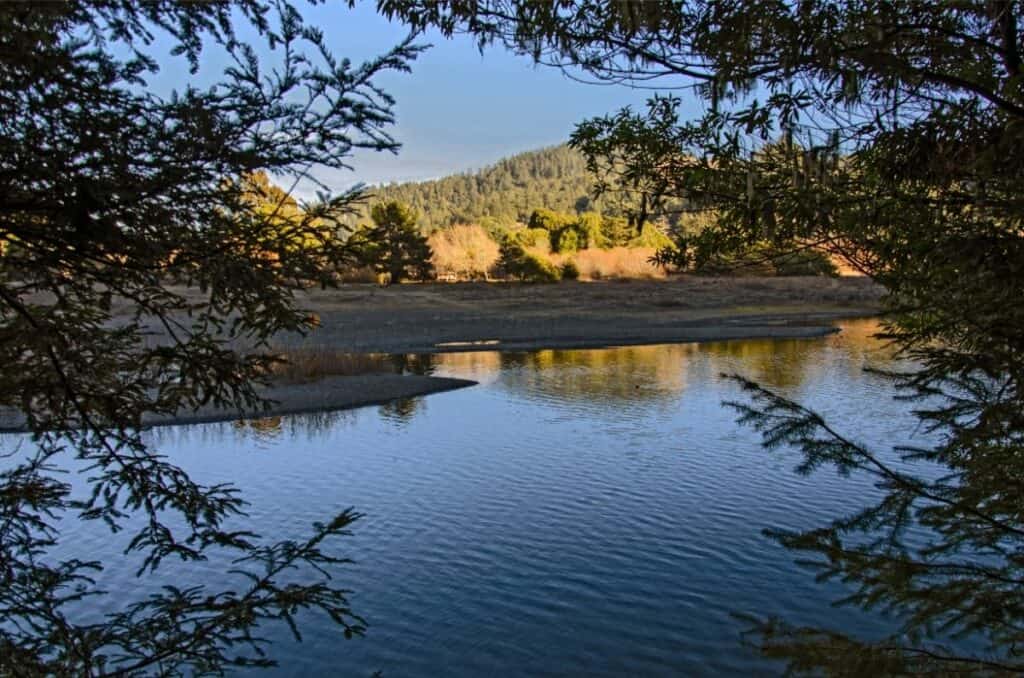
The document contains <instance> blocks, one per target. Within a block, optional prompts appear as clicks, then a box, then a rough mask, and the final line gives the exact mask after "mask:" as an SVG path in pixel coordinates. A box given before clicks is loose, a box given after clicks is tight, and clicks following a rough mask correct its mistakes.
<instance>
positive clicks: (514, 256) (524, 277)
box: [498, 238, 562, 282]
mask: <svg viewBox="0 0 1024 678" xmlns="http://www.w3.org/2000/svg"><path fill="white" fill-rule="evenodd" d="M500 251H501V256H500V258H499V259H498V268H499V269H500V270H501V271H502V272H504V274H505V275H506V276H508V277H510V278H518V279H519V280H521V281H523V282H558V281H559V280H560V279H561V277H562V275H561V271H560V270H559V269H558V268H557V267H556V266H555V265H554V264H552V263H551V262H550V261H548V260H547V259H544V258H543V257H540V256H538V255H536V254H534V253H532V252H528V251H527V250H526V249H525V248H524V247H523V246H522V245H521V244H519V243H518V242H517V241H516V239H514V238H508V239H506V240H505V242H503V243H502V244H501V250H500Z"/></svg>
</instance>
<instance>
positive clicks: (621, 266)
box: [550, 247, 665, 280]
mask: <svg viewBox="0 0 1024 678" xmlns="http://www.w3.org/2000/svg"><path fill="white" fill-rule="evenodd" d="M654 252H655V250H654V248H652V247H614V248H612V249H609V250H600V249H586V250H580V251H579V252H576V253H575V254H568V255H552V256H551V257H550V258H551V261H552V262H553V263H554V264H555V265H557V266H561V265H562V263H563V262H565V261H567V260H571V261H574V262H576V267H577V268H578V269H579V271H580V279H581V280H624V279H630V280H656V279H661V278H664V277H665V271H664V270H663V269H662V268H661V267H659V266H655V265H654V264H652V263H651V262H650V261H649V259H650V258H651V257H652V256H654Z"/></svg>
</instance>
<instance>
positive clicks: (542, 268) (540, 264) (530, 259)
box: [519, 252, 562, 283]
mask: <svg viewBox="0 0 1024 678" xmlns="http://www.w3.org/2000/svg"><path fill="white" fill-rule="evenodd" d="M521 271H522V272H521V273H520V276H519V278H520V280H522V281H524V282H536V283H552V282H558V281H559V280H561V279H562V272H561V270H560V269H559V268H558V267H557V266H555V265H554V264H553V263H551V262H550V261H548V260H547V259H545V258H543V257H541V256H539V255H537V254H534V253H533V252H526V254H525V256H524V257H523V265H522V269H521Z"/></svg>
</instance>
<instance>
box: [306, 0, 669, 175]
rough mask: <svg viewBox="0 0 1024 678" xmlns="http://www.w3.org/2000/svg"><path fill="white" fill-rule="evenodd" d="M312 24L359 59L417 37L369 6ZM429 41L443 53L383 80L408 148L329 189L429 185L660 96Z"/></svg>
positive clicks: (325, 14)
mask: <svg viewBox="0 0 1024 678" xmlns="http://www.w3.org/2000/svg"><path fill="white" fill-rule="evenodd" d="M305 18H306V19H307V20H308V21H311V22H315V23H316V24H317V25H319V26H320V27H321V28H322V29H323V31H324V33H325V36H326V38H327V42H328V44H329V45H330V46H331V47H332V49H333V50H334V51H335V53H336V54H338V55H344V56H350V57H351V58H353V60H355V59H365V58H367V57H370V56H372V55H374V54H378V53H380V52H381V51H383V50H385V49H386V48H388V47H390V46H392V45H394V44H395V43H397V42H399V41H400V40H401V39H402V38H404V37H405V36H406V34H407V33H408V29H407V28H406V27H404V26H403V25H401V24H400V23H397V22H395V23H389V22H388V21H387V20H386V19H385V18H383V17H381V16H380V15H378V14H377V13H376V11H375V9H374V5H373V3H369V2H363V3H360V4H359V5H357V6H356V8H354V9H348V8H347V7H342V6H340V3H328V4H327V5H326V6H321V7H314V8H312V9H311V10H310V11H308V12H306V14H305ZM420 41H421V42H428V43H430V44H432V45H433V47H432V48H431V49H429V50H428V51H427V52H426V53H424V54H422V55H421V56H420V57H419V58H418V59H417V60H416V61H415V62H414V63H413V64H412V73H388V74H385V75H384V77H381V78H379V80H378V82H379V84H380V85H382V86H383V88H384V90H385V91H387V92H388V93H389V94H391V95H392V96H394V97H395V99H396V102H397V103H396V107H395V112H396V125H395V127H394V128H393V130H392V133H393V135H394V136H395V138H396V139H397V140H398V141H400V142H401V143H402V149H401V151H400V152H399V154H398V155H397V156H393V155H391V154H386V153H372V152H367V153H360V154H359V155H358V156H356V158H355V159H354V160H355V161H354V163H353V164H354V166H355V168H356V171H355V172H347V173H343V174H340V175H333V174H325V175H322V176H321V177H320V178H321V179H322V180H325V182H326V183H328V184H329V185H332V186H336V187H339V188H340V187H343V186H344V185H347V184H351V183H354V182H356V181H362V182H365V183H368V184H376V183H381V182H391V181H412V180H423V179H431V178H436V177H440V176H445V175H448V174H451V173H454V172H460V171H465V170H470V169H478V168H480V167H484V166H486V165H489V164H492V163H494V162H495V161H497V160H499V159H501V158H503V157H506V156H508V155H513V154H515V153H519V152H522V151H528V150H532V149H536V148H541V147H544V146H551V145H554V144H559V143H563V142H565V141H567V140H568V137H569V134H570V133H571V132H572V130H573V127H574V126H575V124H576V123H578V122H579V121H581V120H583V119H584V118H587V117H592V116H595V115H603V114H606V113H611V112H613V111H616V110H618V109H620V108H622V107H623V106H626V105H633V106H641V107H642V106H643V105H644V102H645V101H646V100H647V98H649V97H650V96H651V94H652V92H650V91H649V90H636V89H631V88H628V87H624V86H603V85H587V84H583V83H579V82H576V81H573V80H571V79H570V78H568V77H566V76H565V75H564V74H562V73H561V72H560V71H558V70H557V69H553V68H549V67H540V66H534V65H533V63H532V61H531V60H530V59H528V58H526V57H519V56H516V55H514V54H512V53H511V52H509V51H507V50H505V49H504V48H502V47H492V48H489V49H487V50H485V51H484V53H483V54H481V53H480V51H479V49H478V48H477V46H476V44H475V43H474V42H473V40H472V38H469V37H467V36H456V37H454V38H453V39H450V40H449V39H446V38H444V37H443V36H441V35H440V34H439V33H436V32H433V33H428V34H427V35H425V36H423V38H422V39H421V40H420Z"/></svg>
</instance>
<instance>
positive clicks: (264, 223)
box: [0, 0, 418, 676]
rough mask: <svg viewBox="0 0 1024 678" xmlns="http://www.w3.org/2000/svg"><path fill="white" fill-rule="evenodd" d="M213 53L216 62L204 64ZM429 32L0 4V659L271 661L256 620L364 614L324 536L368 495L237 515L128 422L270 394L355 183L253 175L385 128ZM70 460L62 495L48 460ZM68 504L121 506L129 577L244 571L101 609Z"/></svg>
mask: <svg viewBox="0 0 1024 678" xmlns="http://www.w3.org/2000/svg"><path fill="white" fill-rule="evenodd" d="M158 37H159V38H160V40H161V43H160V44H165V45H166V44H167V42H166V41H170V43H171V45H172V47H173V54H174V55H176V56H175V57H173V58H177V59H179V60H180V61H182V62H183V63H179V64H177V65H176V66H177V67H179V68H181V67H182V66H184V68H181V70H180V71H179V72H180V73H181V74H182V75H181V83H182V86H181V88H180V89H178V90H176V91H174V92H172V93H170V94H169V95H168V96H166V97H162V96H159V95H158V94H157V93H155V90H154V89H153V88H152V87H151V86H150V85H151V83H152V80H153V78H154V76H155V75H156V74H157V72H158V71H159V69H160V65H161V64H160V63H159V62H158V61H157V60H156V59H155V58H154V57H153V56H152V52H153V49H154V46H155V44H156V41H157V38H158ZM211 51H212V52H216V53H218V54H219V55H220V59H219V61H220V62H221V63H226V64H227V66H226V67H225V68H224V69H223V71H222V72H219V73H218V72H212V71H210V70H209V69H207V68H201V67H200V64H201V59H200V57H201V55H203V56H205V55H206V54H207V53H209V52H211ZM417 51H418V48H416V47H413V46H412V45H411V44H410V42H408V41H406V42H403V43H402V44H400V45H398V46H397V47H395V48H394V49H392V50H391V51H389V52H387V53H386V54H384V55H383V56H381V57H379V58H376V59H373V60H371V61H368V62H366V63H364V64H362V65H353V64H351V63H350V62H349V61H348V60H340V59H337V58H336V57H335V56H334V55H332V53H331V51H330V50H329V49H328V47H327V45H326V43H325V41H324V39H323V36H322V35H321V33H320V31H319V30H318V29H316V28H315V27H312V26H308V25H306V24H304V23H303V21H302V19H301V17H300V15H299V12H298V10H297V9H296V8H295V7H293V6H292V5H291V4H290V3H289V2H287V1H286V0H266V1H264V0H241V1H240V2H237V3H232V4H227V3H174V2H156V3H138V4H136V3H131V2H105V1H99V0H96V1H91V0H75V1H73V2H60V3H54V2H18V3H5V4H3V5H2V6H0V241H2V242H3V243H5V245H6V246H5V248H4V252H3V255H2V257H0V360H2V362H3V364H4V370H3V371H2V374H0V408H4V409H5V410H6V411H7V412H8V413H9V412H10V411H11V410H13V411H16V412H17V413H19V414H20V416H21V417H22V419H23V420H24V423H25V426H26V427H27V429H28V430H29V431H30V432H31V433H32V444H31V445H22V446H19V447H18V448H17V449H13V450H9V451H8V453H7V454H5V455H4V460H3V464H2V470H0V618H2V619H3V621H2V623H0V673H3V674H5V675H6V674H11V675H76V676H78V675H95V674H101V673H102V674H107V673H117V674H118V675H136V674H141V673H159V674H161V675H180V674H182V673H185V672H190V671H195V672H200V673H218V672H220V671H222V670H223V669H224V667H225V666H226V665H227V664H228V663H232V664H236V665H266V664H269V663H271V660H270V659H269V658H268V657H267V656H266V655H265V654H264V653H263V651H262V650H261V649H260V645H261V641H260V639H259V637H258V636H256V635H254V634H253V629H254V628H255V626H257V625H262V624H265V623H268V622H270V621H272V620H278V621H280V622H283V623H288V624H291V625H292V628H293V629H295V625H294V615H295V613H296V612H298V611H299V610H302V609H314V610H320V611H322V612H324V613H326V614H327V615H328V616H329V617H330V618H331V619H333V620H334V621H335V622H336V623H337V624H339V626H340V630H342V631H343V632H344V634H345V635H346V636H348V635H351V634H353V633H359V632H360V631H361V630H362V622H361V620H360V618H359V617H358V616H356V615H355V614H353V612H351V611H350V609H349V607H348V603H347V601H346V597H345V591H344V590H343V589H341V588H339V587H338V586H337V585H335V584H332V583H330V582H329V581H328V580H327V578H326V577H325V576H323V573H324V570H323V568H324V567H328V566H330V565H332V564H337V563H340V562H342V561H341V560H339V559H338V558H337V557H336V556H334V555H332V553H331V551H330V550H328V549H326V544H327V542H328V540H330V539H331V538H333V537H337V536H339V535H342V534H345V530H346V529H347V527H348V525H349V524H350V523H351V522H352V521H353V520H354V519H355V518H356V517H357V514H355V513H353V512H352V511H343V512H341V513H339V514H338V515H336V516H333V517H330V516H328V517H327V519H326V520H325V521H324V522H323V523H318V524H316V525H314V526H312V528H311V530H310V532H309V534H308V535H307V536H304V537H302V538H298V539H290V540H285V541H281V542H277V543H265V542H263V541H261V540H260V539H259V538H258V536H257V535H253V534H248V533H245V532H240V531H237V530H236V529H235V528H234V527H233V526H232V523H231V518H232V517H233V516H236V515H238V514H239V513H241V512H242V510H243V507H244V502H243V501H242V499H241V497H239V495H238V493H237V491H236V490H235V489H234V488H233V487H230V486H227V485H213V486H208V485H203V484H201V483H198V482H196V481H195V480H193V479H192V478H190V477H189V475H188V474H187V473H186V472H185V471H183V470H182V469H181V468H179V467H177V466H176V465H175V464H174V463H173V460H171V459H168V458H166V457H163V456H160V455H159V454H158V453H157V451H156V450H154V449H151V448H150V447H149V446H148V445H147V444H146V443H145V442H144V440H143V438H142V437H141V434H140V429H141V425H142V422H143V415H145V414H149V413H158V414H159V413H162V414H174V413H176V412H178V411H179V410H181V409H186V408H192V407H197V406H199V405H201V404H204V403H215V404H217V405H220V406H222V407H229V408H235V407H237V408H241V407H252V406H255V405H258V404H259V403H260V402H261V401H260V398H259V395H258V392H257V390H256V386H257V385H258V383H259V382H260V381H261V379H262V378H263V375H265V374H266V373H267V367H268V365H269V363H270V361H271V357H270V356H268V355H266V354H265V351H264V349H265V347H266V345H267V341H268V340H269V339H270V337H271V336H272V335H274V334H275V333H276V332H279V331H300V332H301V331H304V330H305V329H306V328H307V322H308V319H307V316H306V314H305V313H303V312H302V311H301V309H299V308H297V307H296V303H295V299H294V296H293V295H294V291H295V290H296V289H297V288H299V287H303V286H306V285H308V284H309V283H311V282H315V281H322V282H325V283H326V282H329V276H328V271H326V270H325V268H324V264H325V263H326V262H330V261H331V260H332V259H335V258H337V257H342V256H345V251H344V250H343V249H341V247H340V245H339V243H337V242H335V241H334V240H333V239H332V238H329V237H327V235H326V232H325V229H324V224H330V223H334V222H336V221H337V220H338V219H339V218H340V217H341V216H342V215H343V214H344V213H345V212H346V211H347V210H348V209H349V208H350V205H351V204H352V201H353V200H354V199H356V198H357V197H358V195H357V194H356V193H347V194H344V195H340V196H334V197H331V196H328V195H326V194H324V195H322V196H321V199H319V200H318V201H316V202H315V203H312V204H308V205H305V206H303V207H304V209H301V210H299V209H296V207H297V206H296V205H295V204H294V203H291V202H290V198H288V197H287V192H281V191H279V190H277V189H274V188H273V187H272V186H270V185H269V183H267V182H265V181H261V180H256V181H254V180H253V179H254V178H259V177H262V176H263V174H262V173H267V174H269V175H273V176H275V177H280V178H283V179H284V180H285V181H287V182H288V183H289V184H292V183H294V182H295V181H298V180H299V179H307V180H312V177H311V175H310V173H309V170H310V168H313V167H317V166H321V167H332V168H346V167H347V166H348V164H347V163H348V158H349V157H350V155H351V153H352V151H353V150H354V149H357V148H365V149H375V150H387V151H395V150H396V149H397V144H396V143H395V142H394V141H393V140H392V139H391V137H390V136H389V135H388V133H387V127H388V125H389V124H390V123H391V122H392V120H393V116H392V109H391V107H392V100H391V99H390V97H388V96H387V95H386V94H385V93H383V92H382V91H381V90H380V89H379V88H378V87H377V86H376V85H375V84H374V81H375V78H376V77H377V76H378V75H379V74H381V73H382V72H385V71H391V70H407V69H408V64H409V61H410V60H411V59H413V58H414V57H415V56H416V54H417ZM261 54H263V55H264V56H263V57H261V56H260V55H261ZM203 61H205V59H204V60H203ZM164 65H167V64H166V63H165V64H164ZM199 83H206V84H202V85H201V84H199ZM283 226H284V227H283ZM174 282H182V283H186V284H187V285H189V286H191V287H192V290H191V291H186V290H184V288H183V287H180V286H172V284H171V283H174ZM198 290H202V293H201V294H200V293H198ZM119 308H120V309H127V310H126V311H122V312H118V309H119ZM154 333H157V334H158V335H160V337H161V339H160V340H159V341H152V340H148V339H150V338H151V337H152V336H153V334H154ZM240 347H245V348H240ZM82 469H85V472H84V473H83V475H82V482H84V483H85V484H86V490H85V492H84V494H79V492H81V491H82V488H81V487H79V488H78V490H77V491H75V492H74V493H73V489H72V485H71V484H70V483H69V482H68V481H67V480H65V476H64V475H62V472H64V471H67V470H82ZM61 520H63V521H64V523H63V524H64V527H62V528H61V531H58V529H57V522H58V521H61ZM68 521H71V522H70V524H74V521H89V522H90V523H92V524H93V526H92V527H91V528H90V529H104V527H107V528H109V529H111V530H112V531H117V530H119V529H122V528H128V529H129V530H130V531H131V533H132V534H131V539H130V540H128V552H127V554H126V556H125V557H126V558H129V559H133V562H135V564H136V565H137V566H138V567H139V573H140V575H142V574H147V573H153V572H154V571H156V570H157V568H158V567H160V568H161V573H162V572H163V569H164V568H166V567H167V565H166V563H177V564H178V566H184V567H188V566H189V564H190V563H193V562H195V561H199V560H204V559H207V558H213V557H227V558H233V559H234V562H235V569H234V571H233V572H234V574H233V578H234V579H233V581H229V582H227V583H225V588H223V589H222V588H218V587H219V586H220V585H221V584H220V583H217V584H216V585H215V586H213V585H211V586H198V587H194V588H192V587H190V588H183V587H174V586H170V587H166V588H163V589H160V590H159V591H158V592H156V593H154V594H153V595H151V596H149V597H146V598H140V599H137V600H132V599H130V598H126V599H124V600H121V599H118V600H117V603H123V604H121V605H120V607H115V609H114V611H113V612H111V613H110V614H109V615H107V616H106V617H104V618H102V619H100V620H99V621H97V620H96V618H95V616H94V615H92V614H90V610H89V608H90V607H92V606H94V605H96V604H97V603H98V600H97V598H99V597H101V596H104V595H105V594H104V592H103V591H102V590H101V589H100V587H99V586H98V585H97V584H96V583H95V582H94V580H93V578H92V575H93V574H95V572H96V571H97V570H99V569H101V568H102V565H103V564H102V563H97V562H94V561H93V560H92V559H91V558H90V554H84V553H83V554H73V553H72V554H69V553H67V552H66V551H61V550H60V548H61V547H62V540H61V535H62V533H63V534H67V533H68V532H69V530H68V529H67V525H68V524H69V523H68ZM76 555H77V557H76ZM296 568H297V569H298V571H299V572H300V573H301V574H298V575H297V574H295V572H294V570H295V569H296ZM285 573H288V574H287V576H286V577H283V575H284V574H285ZM154 576H162V574H158V575H154ZM124 593H125V592H119V595H124ZM89 601H92V605H90V604H89ZM296 633H297V631H296Z"/></svg>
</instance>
